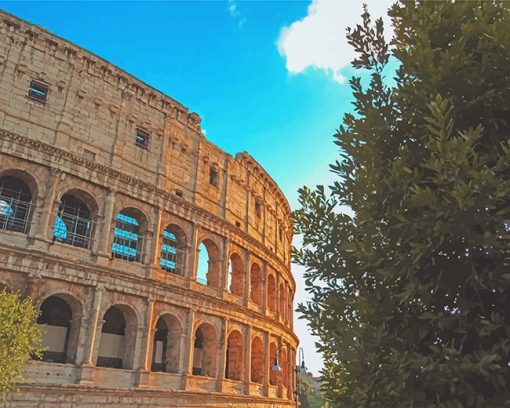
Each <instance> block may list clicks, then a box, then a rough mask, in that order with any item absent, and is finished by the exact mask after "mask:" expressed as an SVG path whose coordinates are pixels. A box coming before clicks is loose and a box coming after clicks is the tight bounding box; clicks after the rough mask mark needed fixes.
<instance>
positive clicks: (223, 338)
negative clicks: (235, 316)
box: [216, 319, 229, 392]
mask: <svg viewBox="0 0 510 408" xmlns="http://www.w3.org/2000/svg"><path fill="white" fill-rule="evenodd" d="M228 323H229V320H228V319H223V320H222V322H221V332H220V336H219V337H220V338H219V341H218V359H217V366H218V371H217V373H216V378H217V383H218V387H217V389H218V392H221V391H222V390H223V380H224V379H225V365H226V363H227V330H228Z"/></svg>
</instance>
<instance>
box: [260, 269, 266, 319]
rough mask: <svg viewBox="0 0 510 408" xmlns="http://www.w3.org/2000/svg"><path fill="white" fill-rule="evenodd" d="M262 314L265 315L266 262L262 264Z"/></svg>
mask: <svg viewBox="0 0 510 408" xmlns="http://www.w3.org/2000/svg"><path fill="white" fill-rule="evenodd" d="M261 272H262V313H263V314H265V315H267V262H262V271H261Z"/></svg>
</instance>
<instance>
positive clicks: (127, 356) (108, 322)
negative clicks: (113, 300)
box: [97, 305, 136, 368]
mask: <svg viewBox="0 0 510 408" xmlns="http://www.w3.org/2000/svg"><path fill="white" fill-rule="evenodd" d="M135 342H136V316H135V314H134V312H133V311H132V310H131V309H130V308H128V307H126V306H122V305H117V306H112V307H110V308H109V309H108V310H107V311H106V313H105V314H104V317H103V327H102V330H101V341H100V343H99V352H98V357H97V366H98V367H110V368H131V366H132V356H133V353H134V349H135Z"/></svg>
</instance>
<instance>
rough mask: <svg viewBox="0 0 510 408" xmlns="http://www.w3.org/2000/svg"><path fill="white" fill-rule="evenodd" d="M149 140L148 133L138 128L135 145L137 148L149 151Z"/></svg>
mask: <svg viewBox="0 0 510 408" xmlns="http://www.w3.org/2000/svg"><path fill="white" fill-rule="evenodd" d="M149 139H150V134H149V133H148V132H146V131H145V130H142V129H139V128H137V129H136V136H135V143H136V145H137V146H138V147H141V148H142V149H145V150H147V149H149Z"/></svg>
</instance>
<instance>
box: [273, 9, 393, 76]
mask: <svg viewBox="0 0 510 408" xmlns="http://www.w3.org/2000/svg"><path fill="white" fill-rule="evenodd" d="M395 1H396V0H365V1H363V2H361V1H353V0H313V1H312V4H310V6H309V7H308V15H307V16H306V17H304V18H303V19H301V20H298V21H295V22H293V23H292V24H291V25H289V26H287V27H283V28H282V30H281V32H280V36H279V38H278V41H277V45H278V50H279V52H280V54H281V55H283V56H284V57H285V58H286V60H287V61H286V68H287V70H288V71H289V72H290V73H293V74H297V73H302V72H304V71H305V70H306V69H307V68H309V67H315V68H318V69H322V70H324V71H326V72H327V73H328V74H329V75H331V76H332V78H333V79H334V80H335V81H337V82H340V83H342V82H343V81H344V80H345V78H344V77H343V76H342V74H341V73H340V71H341V69H342V68H344V67H346V66H348V65H349V64H350V63H351V61H352V60H353V59H354V57H355V53H354V50H353V48H352V46H350V45H349V44H347V39H346V38H345V35H346V28H347V27H352V28H354V27H355V25H356V24H359V23H361V14H362V12H363V9H362V5H363V3H366V4H367V5H368V11H369V12H370V15H371V17H372V21H375V19H376V18H379V17H383V20H384V28H385V35H386V37H387V38H388V37H391V34H392V31H391V28H390V19H389V17H388V16H387V15H386V10H387V9H388V8H389V7H390V6H391V4H393V3H394V2H395Z"/></svg>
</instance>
